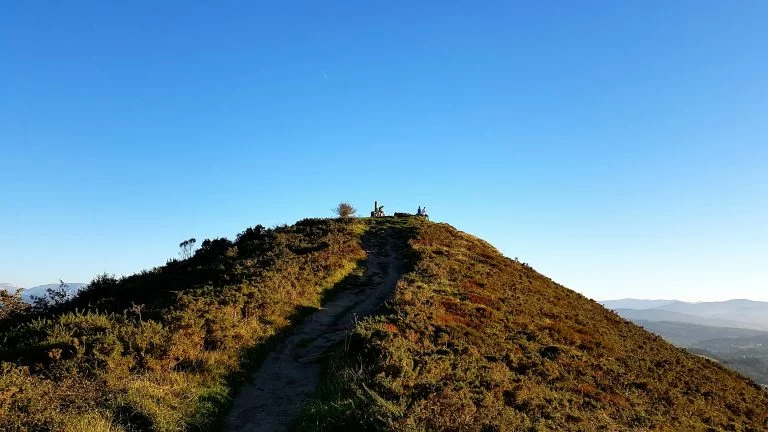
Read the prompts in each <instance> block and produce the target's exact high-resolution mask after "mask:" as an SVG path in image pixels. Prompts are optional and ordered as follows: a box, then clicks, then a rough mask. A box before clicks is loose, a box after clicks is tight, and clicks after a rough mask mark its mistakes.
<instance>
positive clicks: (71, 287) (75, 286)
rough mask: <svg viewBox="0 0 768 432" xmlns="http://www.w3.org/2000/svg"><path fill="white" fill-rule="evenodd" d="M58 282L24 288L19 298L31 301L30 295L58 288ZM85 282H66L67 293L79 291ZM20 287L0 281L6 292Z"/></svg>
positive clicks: (38, 294) (42, 294) (39, 294)
mask: <svg viewBox="0 0 768 432" xmlns="http://www.w3.org/2000/svg"><path fill="white" fill-rule="evenodd" d="M59 285H60V284H57V283H53V284H46V285H39V286H36V287H32V288H25V289H24V291H22V292H21V299H22V300H24V301H25V302H27V303H32V297H33V296H37V297H42V296H44V295H45V292H46V290H47V289H48V288H54V289H55V288H58V287H59ZM86 285H87V284H86V283H82V282H73V283H69V282H67V293H68V294H70V295H72V294H75V293H77V292H79V291H80V290H81V289H83V287H84V286H86ZM18 289H20V288H19V287H17V286H13V285H11V284H9V283H4V282H0V290H5V291H8V292H15V291H16V290H18Z"/></svg>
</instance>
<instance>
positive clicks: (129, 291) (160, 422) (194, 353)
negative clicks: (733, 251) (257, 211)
mask: <svg viewBox="0 0 768 432" xmlns="http://www.w3.org/2000/svg"><path fill="white" fill-rule="evenodd" d="M371 227H376V228H382V227H389V228H391V229H376V230H371V229H370V228H371ZM375 233H390V234H386V235H398V236H406V237H407V238H409V239H410V240H409V245H410V248H411V250H410V251H407V252H406V254H405V256H408V257H409V258H408V259H409V262H408V263H407V264H408V265H407V268H409V269H412V270H410V271H408V272H407V273H405V274H404V275H403V277H402V278H401V279H400V281H399V282H398V286H397V289H396V292H395V294H394V297H393V299H392V300H391V301H389V302H388V303H387V304H386V306H385V308H384V310H383V311H382V314H380V315H379V316H377V317H376V318H369V319H365V320H363V321H361V322H360V323H359V324H358V325H357V326H356V327H355V330H354V332H353V334H352V337H351V338H349V339H348V340H347V341H346V343H345V344H344V345H343V346H342V347H340V348H339V350H338V352H337V353H336V354H335V357H334V359H333V361H331V362H330V364H329V366H328V370H327V373H326V376H325V379H324V381H323V383H322V385H321V387H320V389H319V390H318V393H317V395H316V397H315V398H314V399H313V400H312V401H310V402H309V403H308V404H307V405H306V407H305V409H304V410H303V412H302V414H301V416H300V418H299V420H298V422H297V423H296V428H297V429H299V430H395V431H422V430H428V431H432V430H446V431H516V430H519V431H545V430H546V431H549V430H569V431H570V430H574V431H598V430H604V431H615V430H670V431H672V430H674V431H683V430H684V431H698V430H701V431H707V430H744V431H758V430H766V429H768V393H766V392H765V391H763V390H762V389H761V388H760V387H759V386H757V385H756V384H754V383H753V382H751V381H749V380H747V379H745V378H743V377H742V376H740V375H738V374H737V373H735V372H731V371H729V370H727V369H725V368H723V367H721V366H720V365H718V364H716V363H715V362H712V361H709V360H706V359H704V358H701V357H699V356H695V355H692V354H689V353H687V352H685V351H683V350H680V349H677V348H675V347H673V346H672V345H670V344H668V343H666V342H664V341H663V340H662V339H661V338H659V337H657V336H654V335H652V334H650V333H648V332H646V331H644V330H643V329H642V328H640V327H638V326H636V325H634V324H631V323H629V322H628V321H625V320H624V319H622V318H620V317H619V316H618V315H616V314H615V313H613V312H611V311H609V310H607V309H605V308H603V307H602V306H600V305H599V304H597V303H596V302H593V301H591V300H588V299H586V298H584V297H583V296H581V295H579V294H577V293H575V292H573V291H570V290H568V289H566V288H564V287H562V286H560V285H557V284H556V283H554V282H553V281H551V280H550V279H548V278H546V277H545V276H542V275H540V274H539V273H537V272H536V271H534V270H533V269H532V268H531V267H530V266H528V265H527V264H524V263H521V262H517V261H513V260H509V259H507V258H505V257H503V256H502V255H501V254H499V253H498V251H497V250H495V249H494V248H493V247H492V246H490V245H489V244H487V243H485V242H483V241H481V240H479V239H477V238H475V237H472V236H470V235H467V234H464V233H461V232H459V231H457V230H455V229H453V228H451V227H450V226H448V225H444V224H434V223H430V222H426V221H423V220H420V219H416V218H410V219H398V220H396V219H392V218H383V219H364V220H362V219H360V220H305V221H301V222H299V223H297V224H295V225H293V226H284V227H278V228H275V229H264V228H263V227H260V226H257V227H254V228H251V229H248V230H246V231H244V232H243V233H241V234H240V235H238V236H237V238H236V239H235V240H234V241H230V240H226V239H215V240H210V241H205V242H203V243H202V247H201V248H200V249H199V250H198V251H197V252H196V253H195V254H194V256H192V257H191V258H189V259H186V260H182V261H177V260H172V261H170V262H168V263H167V264H166V265H164V266H161V267H157V268H155V269H151V270H147V271H144V272H142V273H140V274H136V275H133V276H129V277H125V278H121V279H114V278H111V277H109V276H100V277H98V278H96V279H95V280H94V281H93V282H92V283H91V284H90V285H89V287H88V288H87V289H85V290H84V291H83V292H81V293H80V294H79V295H78V296H77V297H76V298H75V299H73V300H70V301H68V302H65V303H63V304H56V305H53V306H52V307H51V308H50V309H48V310H45V311H26V312H21V313H14V314H9V315H7V316H6V318H5V319H4V320H0V341H1V342H0V363H1V364H0V370H1V371H2V372H1V373H0V430H9V431H21V430H28V431H48V430H64V431H84V430H88V431H115V432H118V431H122V432H128V431H184V430H220V427H221V423H218V422H217V421H218V420H219V419H220V418H221V416H222V414H223V413H224V412H225V411H226V410H227V409H228V407H229V404H230V402H231V398H232V396H233V389H235V388H237V386H238V384H239V383H240V382H242V379H243V377H244V373H245V372H247V371H248V370H249V369H252V368H253V367H255V366H256V365H257V364H258V363H259V361H260V358H262V357H263V355H264V354H265V353H266V352H268V351H269V349H270V347H271V346H272V344H273V343H274V341H275V340H277V339H279V338H280V337H281V335H282V334H286V333H287V332H290V330H291V328H292V326H293V324H295V323H296V322H297V320H298V319H299V318H300V317H301V316H303V315H305V313H306V311H307V310H311V309H313V308H317V307H318V306H319V305H320V304H321V303H322V302H323V301H324V298H328V297H329V296H331V295H333V292H334V291H338V290H341V289H344V287H345V286H347V285H345V284H347V283H348V281H349V280H355V278H356V275H359V274H360V272H361V266H363V265H364V264H363V261H362V260H364V258H365V256H366V252H365V250H363V248H362V247H361V245H362V239H363V236H364V235H368V236H370V235H378V234H375ZM381 235H384V234H381ZM0 301H5V300H2V299H0ZM0 316H2V315H0Z"/></svg>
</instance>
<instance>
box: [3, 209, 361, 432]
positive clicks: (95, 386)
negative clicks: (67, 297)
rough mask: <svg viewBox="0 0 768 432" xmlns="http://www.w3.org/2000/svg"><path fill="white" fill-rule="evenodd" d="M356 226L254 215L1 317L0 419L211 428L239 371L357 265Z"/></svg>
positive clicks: (100, 427)
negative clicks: (246, 223)
mask: <svg viewBox="0 0 768 432" xmlns="http://www.w3.org/2000/svg"><path fill="white" fill-rule="evenodd" d="M365 230H366V226H365V224H364V223H363V222H362V221H354V220H349V221H337V220H304V221H301V222H298V223H297V224H296V225H293V226H290V227H289V226H283V227H278V228H275V229H264V228H263V227H261V226H256V227H254V228H249V229H247V230H245V231H243V232H242V233H240V234H239V235H238V237H237V239H236V240H235V241H230V240H227V239H214V240H206V241H204V242H202V245H201V246H202V247H201V248H200V249H199V250H198V251H197V252H196V253H195V254H194V256H192V257H191V258H189V259H187V260H183V261H177V260H171V261H169V262H168V263H167V264H166V265H164V266H161V267H157V268H154V269H151V270H147V271H144V272H141V273H139V274H136V275H133V276H129V277H125V278H121V279H115V278H112V277H109V276H100V277H97V278H96V279H95V280H94V281H93V282H91V283H90V284H89V286H88V287H87V288H86V289H85V290H84V291H82V292H80V294H79V295H78V296H77V297H76V298H75V299H73V300H71V301H69V302H66V303H64V304H61V305H55V306H54V307H53V308H51V309H50V310H48V311H45V312H42V313H29V314H28V315H26V316H24V315H23V316H14V317H13V319H12V320H10V319H9V320H5V321H0V362H1V364H0V430H3V431H72V432H81V431H93V432H99V431H101V432H106V431H109V432H129V431H157V432H163V431H184V430H218V429H219V426H218V425H217V423H216V421H217V419H219V418H220V417H221V415H222V414H223V412H224V411H225V410H226V409H227V407H228V403H229V402H230V400H231V399H230V398H231V396H232V391H233V388H234V387H236V385H237V383H238V382H240V380H241V379H242V378H243V376H242V372H243V371H244V370H246V369H248V368H249V367H251V366H252V365H253V364H254V363H256V362H258V360H259V354H260V353H261V352H262V351H264V350H266V349H268V347H269V345H270V341H271V340H273V339H274V338H275V337H276V335H279V334H280V332H282V331H284V330H285V329H286V328H288V327H289V326H290V325H292V324H293V323H294V322H295V321H296V319H297V317H300V316H301V315H302V314H304V313H306V312H305V311H311V310H316V309H317V307H319V306H320V304H321V302H322V299H323V297H324V296H325V295H326V294H327V293H328V292H329V291H331V290H332V289H333V288H335V287H336V286H337V285H338V284H339V283H341V282H343V280H344V279H345V278H346V277H348V276H349V275H351V274H353V273H354V272H355V271H357V270H356V269H357V268H358V267H359V262H360V261H361V260H363V259H364V258H365V252H364V251H363V249H362V248H361V246H360V236H361V235H362V233H364V232H365Z"/></svg>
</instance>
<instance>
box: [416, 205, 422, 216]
mask: <svg viewBox="0 0 768 432" xmlns="http://www.w3.org/2000/svg"><path fill="white" fill-rule="evenodd" d="M416 216H421V206H419V209H418V210H416Z"/></svg>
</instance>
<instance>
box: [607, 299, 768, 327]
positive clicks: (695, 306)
mask: <svg viewBox="0 0 768 432" xmlns="http://www.w3.org/2000/svg"><path fill="white" fill-rule="evenodd" d="M601 303H602V304H603V306H605V307H607V308H609V309H613V310H615V311H616V312H617V313H618V314H619V315H621V316H622V317H624V318H626V319H629V320H633V321H634V320H646V321H656V322H658V321H673V322H683V323H689V324H697V325H707V326H714V327H735V328H749V329H756V330H768V302H760V301H753V300H742V299H737V300H727V301H721V302H698V303H689V302H682V301H677V300H638V299H621V300H606V301H602V302H601Z"/></svg>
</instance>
